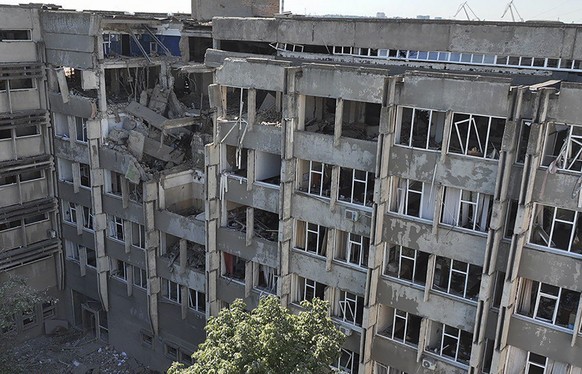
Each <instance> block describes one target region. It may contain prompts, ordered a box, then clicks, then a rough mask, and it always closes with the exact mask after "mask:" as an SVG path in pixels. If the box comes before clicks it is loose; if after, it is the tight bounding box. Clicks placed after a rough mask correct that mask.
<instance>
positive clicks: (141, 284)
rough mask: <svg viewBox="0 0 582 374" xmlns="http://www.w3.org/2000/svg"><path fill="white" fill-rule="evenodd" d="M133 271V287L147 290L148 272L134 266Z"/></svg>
mask: <svg viewBox="0 0 582 374" xmlns="http://www.w3.org/2000/svg"><path fill="white" fill-rule="evenodd" d="M132 271H133V285H134V286H137V287H138V288H142V289H144V290H147V288H148V278H147V274H146V271H145V270H144V269H140V268H138V267H137V266H132Z"/></svg>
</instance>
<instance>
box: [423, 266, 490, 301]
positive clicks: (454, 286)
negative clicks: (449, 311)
mask: <svg viewBox="0 0 582 374" xmlns="http://www.w3.org/2000/svg"><path fill="white" fill-rule="evenodd" d="M482 273H483V268H482V267H480V266H477V265H473V264H468V263H466V262H463V261H457V260H452V259H450V258H446V257H440V256H437V258H436V265H435V270H434V280H433V285H432V288H433V289H434V290H439V291H443V292H446V293H448V294H450V295H455V296H459V297H462V298H464V299H469V300H477V297H478V296H479V288H480V287H481V274H482Z"/></svg>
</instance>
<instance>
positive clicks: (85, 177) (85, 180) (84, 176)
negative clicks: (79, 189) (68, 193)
mask: <svg viewBox="0 0 582 374" xmlns="http://www.w3.org/2000/svg"><path fill="white" fill-rule="evenodd" d="M79 171H80V173H81V186H84V187H91V167H90V166H89V165H87V164H83V163H79Z"/></svg>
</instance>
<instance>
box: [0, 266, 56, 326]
mask: <svg viewBox="0 0 582 374" xmlns="http://www.w3.org/2000/svg"><path fill="white" fill-rule="evenodd" d="M0 300H2V302H1V303H0V329H3V330H9V329H11V328H12V327H13V326H14V316H15V315H19V314H22V313H26V312H28V311H30V310H33V309H34V307H35V306H36V305H38V304H40V303H43V302H46V301H49V300H51V299H50V298H49V297H47V295H46V294H45V293H44V292H42V291H38V290H36V289H34V288H32V287H30V286H29V285H28V284H27V283H26V280H25V279H24V278H23V277H20V276H15V275H10V276H8V277H7V278H6V279H4V280H3V281H1V282H0Z"/></svg>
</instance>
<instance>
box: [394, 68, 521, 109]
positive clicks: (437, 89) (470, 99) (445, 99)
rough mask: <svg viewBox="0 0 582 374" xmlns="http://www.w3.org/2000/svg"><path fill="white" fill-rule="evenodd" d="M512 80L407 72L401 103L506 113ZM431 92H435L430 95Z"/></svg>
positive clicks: (425, 106) (432, 107) (435, 107)
mask: <svg viewBox="0 0 582 374" xmlns="http://www.w3.org/2000/svg"><path fill="white" fill-rule="evenodd" d="M509 88H510V80H509V79H505V78H486V79H485V78H480V77H475V76H468V75H462V76H461V75H458V76H450V75H445V74H422V73H418V72H413V73H409V74H406V75H405V76H404V79H403V85H402V89H401V92H400V95H399V98H398V103H399V104H400V105H410V106H419V107H421V108H430V109H434V110H440V111H448V110H452V111H454V112H461V113H475V114H487V115H491V116H496V117H506V116H507V110H508V100H507V98H508V95H509ZM427 92H431V94H430V95H427V94H426V93H427Z"/></svg>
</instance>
